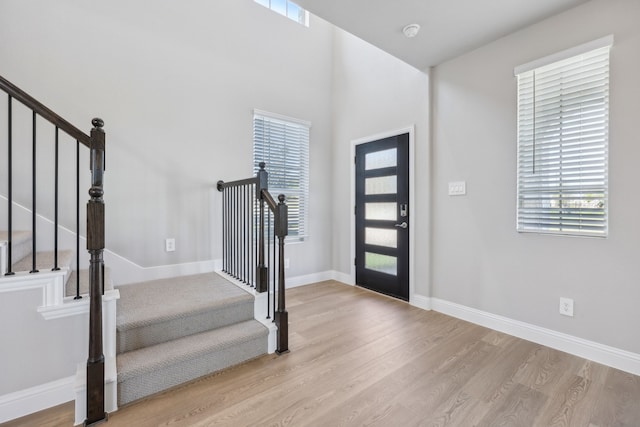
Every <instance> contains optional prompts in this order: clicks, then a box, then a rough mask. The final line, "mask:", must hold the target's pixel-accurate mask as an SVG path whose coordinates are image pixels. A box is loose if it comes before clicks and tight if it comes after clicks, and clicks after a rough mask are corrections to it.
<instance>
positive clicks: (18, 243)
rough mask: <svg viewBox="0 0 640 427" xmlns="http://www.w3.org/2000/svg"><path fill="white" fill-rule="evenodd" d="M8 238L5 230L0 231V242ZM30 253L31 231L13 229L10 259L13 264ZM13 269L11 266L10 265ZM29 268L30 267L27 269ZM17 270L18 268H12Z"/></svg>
mask: <svg viewBox="0 0 640 427" xmlns="http://www.w3.org/2000/svg"><path fill="white" fill-rule="evenodd" d="M8 240H9V233H8V232H7V231H0V242H6V241H8ZM30 253H31V232H30V231H24V230H13V231H12V232H11V260H12V261H13V264H14V265H15V264H16V263H17V262H19V261H21V260H22V259H24V258H25V257H26V256H27V255H29V254H30ZM11 269H12V270H14V268H13V266H12V267H11ZM29 270H31V269H29ZM14 271H19V270H14Z"/></svg>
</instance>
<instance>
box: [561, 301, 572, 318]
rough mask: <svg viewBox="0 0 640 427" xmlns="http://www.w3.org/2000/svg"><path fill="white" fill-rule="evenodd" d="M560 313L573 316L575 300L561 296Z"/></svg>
mask: <svg viewBox="0 0 640 427" xmlns="http://www.w3.org/2000/svg"><path fill="white" fill-rule="evenodd" d="M560 314H562V315H564V316H570V317H573V300H572V299H571V298H560Z"/></svg>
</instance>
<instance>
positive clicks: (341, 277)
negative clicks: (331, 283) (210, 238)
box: [330, 270, 355, 286]
mask: <svg viewBox="0 0 640 427" xmlns="http://www.w3.org/2000/svg"><path fill="white" fill-rule="evenodd" d="M330 273H331V279H332V280H335V281H337V282H340V283H344V284H345V285H350V286H355V283H354V282H353V279H352V278H351V274H347V273H343V272H341V271H335V270H331V271H330Z"/></svg>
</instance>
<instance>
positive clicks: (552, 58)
mask: <svg viewBox="0 0 640 427" xmlns="http://www.w3.org/2000/svg"><path fill="white" fill-rule="evenodd" d="M607 46H613V34H610V35H608V36H605V37H601V38H599V39H596V40H592V41H590V42H587V43H583V44H581V45H579V46H574V47H571V48H569V49H565V50H563V51H560V52H556V53H552V54H551V55H547V56H545V57H543V58H539V59H536V60H535V61H531V62H527V63H526V64H522V65H518V66H517V67H515V68H514V69H513V75H514V76H517V75H518V74H522V73H526V72H527V71H531V70H535V69H536V68H540V67H544V66H545V65H549V64H553V63H554V62H558V61H563V60H565V59H568V58H571V57H572V56H578V55H581V54H583V53H587V52H590V51H592V50H596V49H599V48H601V47H607Z"/></svg>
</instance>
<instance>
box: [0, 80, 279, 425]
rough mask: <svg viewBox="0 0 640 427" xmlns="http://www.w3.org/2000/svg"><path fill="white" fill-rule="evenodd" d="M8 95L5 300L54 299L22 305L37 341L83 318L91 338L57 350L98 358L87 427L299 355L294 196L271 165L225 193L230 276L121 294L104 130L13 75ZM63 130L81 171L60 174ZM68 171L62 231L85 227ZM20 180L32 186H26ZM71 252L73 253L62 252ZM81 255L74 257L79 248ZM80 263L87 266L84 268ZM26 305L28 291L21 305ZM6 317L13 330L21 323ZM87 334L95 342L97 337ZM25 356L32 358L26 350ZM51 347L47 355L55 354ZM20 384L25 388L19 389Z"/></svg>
mask: <svg viewBox="0 0 640 427" xmlns="http://www.w3.org/2000/svg"><path fill="white" fill-rule="evenodd" d="M0 90H2V91H4V92H5V93H6V95H7V101H8V103H7V110H6V111H7V120H6V123H5V125H6V129H0V133H1V134H5V135H8V136H7V139H6V146H5V147H4V148H5V149H6V150H7V152H8V154H7V156H6V157H4V156H3V157H2V158H1V160H0V189H1V190H2V191H5V189H6V194H0V199H3V200H4V202H6V204H5V203H3V207H2V208H1V209H0V293H1V292H24V291H25V290H30V289H31V290H32V289H36V288H38V289H42V298H40V297H36V298H35V302H33V305H31V306H29V307H27V308H24V307H22V306H20V307H21V310H22V308H24V309H25V310H34V311H37V312H38V313H40V314H41V315H42V318H39V317H37V316H32V319H34V321H33V323H31V324H30V326H29V327H28V328H26V330H24V331H21V332H20V333H25V334H27V335H28V334H30V333H34V331H39V332H40V331H45V330H48V329H47V325H45V323H46V322H48V321H49V320H53V319H59V318H63V317H73V319H74V320H73V321H74V322H75V323H74V324H73V330H74V331H80V330H82V331H83V332H82V333H77V332H76V333H75V334H74V333H67V332H66V331H61V330H60V331H56V332H59V333H60V336H64V337H65V339H66V338H68V340H67V341H69V343H67V341H64V343H65V344H57V345H58V346H57V347H56V349H57V350H58V351H59V353H62V354H61V355H60V357H58V358H59V359H60V360H62V361H63V362H65V363H71V364H75V363H77V361H78V360H80V359H79V358H80V357H82V358H85V357H86V363H84V362H83V363H80V364H79V365H78V369H77V373H76V376H75V386H74V391H75V395H76V417H75V423H76V424H80V423H84V424H85V425H94V424H98V423H101V422H103V421H105V420H106V419H107V413H106V412H110V411H115V410H117V406H118V405H125V404H128V403H130V402H134V401H136V400H139V399H142V398H144V397H147V396H150V395H152V394H154V393H158V392H161V391H163V390H167V389H169V388H171V387H174V386H176V385H179V384H182V383H185V382H188V381H192V380H194V379H196V378H199V377H202V376H205V375H209V374H211V373H214V372H216V371H219V370H222V369H225V368H227V367H230V366H232V365H236V364H239V363H243V362H245V361H247V360H250V359H253V358H256V357H258V356H260V355H263V354H265V353H268V352H269V353H271V352H274V351H275V352H276V353H278V354H282V353H286V352H288V351H289V350H288V314H287V311H286V308H285V285H284V239H285V237H286V235H287V233H288V220H287V205H286V204H285V196H284V195H279V196H278V199H277V201H276V200H275V199H274V198H273V197H272V196H271V194H270V193H269V191H268V188H267V181H268V175H267V172H266V170H265V169H264V166H265V165H264V163H262V164H260V171H259V172H258V174H257V175H256V176H255V177H252V178H248V179H245V180H240V181H234V182H229V183H225V182H223V181H219V182H218V184H217V188H218V190H219V191H220V192H222V199H223V217H224V221H223V232H222V236H223V240H224V241H225V243H224V245H223V246H224V248H223V260H222V261H223V272H224V273H226V276H224V277H223V276H222V275H219V274H217V273H205V274H198V275H192V276H182V277H176V278H169V279H161V280H153V281H149V282H142V283H137V284H131V285H123V286H119V287H117V288H114V287H113V283H112V281H111V279H110V274H109V269H108V268H105V265H104V260H103V251H104V244H105V202H104V198H103V194H104V191H103V178H104V171H105V169H104V165H105V133H104V130H103V129H102V128H103V126H104V123H103V121H102V120H101V119H97V118H96V119H93V120H92V125H93V128H92V129H91V131H90V134H89V135H87V134H85V133H84V132H82V131H80V130H79V129H77V128H76V127H74V126H73V125H71V124H70V123H69V122H67V121H66V120H64V119H63V118H62V117H60V116H59V115H57V114H56V113H54V112H53V111H52V110H50V109H49V108H47V107H46V106H44V105H43V104H41V103H40V102H38V101H37V100H35V99H34V98H33V97H31V96H30V95H28V94H27V93H25V92H23V91H22V90H21V89H19V88H17V87H16V86H15V85H13V84H12V83H11V82H9V81H7V80H6V79H4V78H2V77H1V76H0ZM14 104H15V105H18V104H21V105H22V106H24V107H26V109H24V108H22V107H19V108H17V109H16V111H17V112H18V113H19V114H22V115H24V113H25V112H27V113H28V114H29V115H30V116H31V122H32V123H31V126H29V127H31V135H30V137H29V138H28V140H25V139H24V138H23V137H21V138H18V137H15V138H14V131H13V123H14V121H16V122H20V120H14V118H13V111H14V109H13V105H14ZM43 119H44V120H45V121H46V122H48V126H51V131H52V132H51V135H50V136H51V138H50V141H51V143H53V144H55V155H54V158H53V161H54V164H55V168H54V171H55V172H54V175H53V177H51V182H53V183H54V191H53V195H52V196H53V197H49V198H48V199H49V201H50V200H51V199H53V201H54V202H53V204H54V207H53V210H52V212H53V213H52V215H51V216H52V218H51V219H49V218H45V217H43V216H42V214H41V213H40V212H41V211H40V205H39V204H37V203H38V202H39V200H40V197H42V196H41V193H43V191H42V190H40V191H37V189H36V183H37V182H38V180H42V179H41V178H39V175H38V174H39V173H40V168H38V167H37V159H38V156H40V157H42V156H41V155H38V154H37V147H39V146H40V145H42V144H43V143H42V142H39V141H38V138H40V136H39V135H36V130H37V128H38V126H37V121H38V120H43ZM59 133H63V134H66V135H67V138H68V137H71V138H73V139H75V146H76V156H75V162H73V161H70V160H69V159H63V162H62V165H60V163H59V156H58V135H59ZM17 134H18V133H17V132H16V135H17ZM3 143H4V142H3ZM25 143H27V144H29V145H30V146H31V156H32V159H28V163H29V164H28V165H27V164H23V163H20V161H24V159H22V158H21V157H20V156H15V155H13V154H12V153H13V150H14V148H15V147H23V146H24V144H25ZM46 143H47V142H45V143H44V144H46ZM85 148H87V149H88V150H89V151H88V154H89V156H88V158H89V159H90V162H89V163H90V164H89V168H88V169H89V170H90V174H91V175H90V188H89V196H90V197H89V201H88V203H87V204H86V221H87V222H86V225H87V226H86V229H83V230H81V229H80V207H81V204H80V191H79V189H80V182H81V179H80V171H81V170H83V171H86V170H87V169H85V167H86V165H83V167H82V169H81V166H80V158H81V155H80V150H81V149H83V150H84V149H85ZM41 160H42V159H41ZM14 163H15V164H14ZM73 163H75V165H74V164H73ZM5 168H6V169H5ZM14 170H28V171H29V172H30V175H31V176H30V177H29V178H28V179H27V180H26V181H25V179H24V177H23V176H21V175H20V174H17V173H15V172H14ZM60 170H66V171H71V170H73V171H75V174H76V175H75V182H76V185H75V188H73V189H69V188H67V190H68V191H75V196H76V197H75V200H76V203H75V211H74V213H75V215H74V217H75V224H76V226H75V230H69V229H66V228H64V226H63V225H62V224H61V222H64V223H67V224H69V223H70V222H74V221H72V220H70V219H69V213H68V212H67V213H66V216H67V218H66V220H65V221H61V222H59V218H58V217H59V214H58V207H59V200H60V198H59V186H58V182H59V171H60ZM17 178H22V179H21V180H20V181H19V182H16V181H17ZM85 178H86V177H85ZM25 188H30V189H31V194H30V196H31V200H30V201H26V200H24V197H25V196H24V195H23V194H21V198H20V200H15V199H13V196H12V194H13V190H14V189H20V190H23V189H25ZM46 191H51V189H50V188H49V189H45V190H44V192H46ZM21 193H22V192H21ZM60 205H62V204H60ZM4 206H6V207H4ZM67 207H68V206H67ZM265 211H266V212H265ZM257 212H259V221H257V218H256V213H257ZM27 224H28V225H27ZM7 230H8V231H7ZM25 230H29V231H25ZM43 230H44V231H45V232H44V233H43ZM61 230H64V233H66V234H65V235H71V236H73V238H74V239H75V242H73V243H72V244H70V243H69V242H66V243H63V240H65V239H60V238H59V236H58V234H59V231H61ZM36 233H37V236H38V237H37V238H36ZM85 233H86V234H85ZM81 234H83V235H85V236H86V250H87V252H88V254H89V255H88V256H87V255H86V252H84V250H82V253H83V255H84V257H83V258H84V259H83V260H82V262H81V258H80V254H81V249H80V240H81ZM43 235H44V236H45V237H44V238H43V237H42V236H43ZM51 236H53V238H52V240H51ZM67 237H68V236H67ZM35 242H37V243H38V247H37V248H36V244H35ZM59 244H61V247H62V248H64V249H59ZM276 246H277V250H276ZM69 248H73V250H67V249H69ZM43 249H46V250H43ZM48 249H52V250H51V251H49V250H48ZM87 264H88V269H87V267H86V266H87ZM79 266H84V268H85V269H84V270H82V269H80V270H78V268H79ZM80 268H82V267H80ZM21 298H23V294H20V295H18V297H17V298H15V299H16V300H19V299H21ZM276 299H277V305H276ZM86 313H88V314H89V316H88V324H87V319H86V317H84V316H86ZM1 314H2V313H0V315H1ZM256 319H259V320H256ZM0 320H2V321H4V322H5V323H8V322H10V320H11V319H0ZM38 322H45V323H38ZM87 326H88V328H87ZM29 328H31V329H29ZM49 329H53V328H49ZM87 331H88V334H87V335H88V336H87V335H85V334H86V333H87ZM16 333H18V331H17V330H16ZM79 335H82V336H79ZM87 338H88V352H87V353H85V354H88V357H87V356H85V355H82V353H81V352H80V354H77V355H76V356H74V357H71V356H70V355H69V354H68V352H69V349H70V348H71V347H77V346H78V345H79V344H78V343H84V344H83V345H86V344H87V343H86V340H87ZM56 340H57V341H56V343H61V342H63V341H62V340H60V339H58V335H56ZM41 347H43V346H41ZM84 348H87V347H84ZM16 349H17V350H16V351H23V350H21V348H20V347H16ZM50 349H51V347H48V348H42V349H41V350H42V353H43V354H44V353H48V352H49V351H50ZM29 355H30V356H31V355H32V354H31V353H30V354H29ZM23 357H24V351H23V352H22V353H19V356H17V357H15V358H14V359H15V360H22V358H23ZM43 359H46V357H43ZM38 362H40V360H38ZM65 369H66V368H65ZM8 384H9V386H12V384H22V383H21V382H20V381H19V380H16V381H15V382H14V383H8ZM45 385H46V384H45ZM29 386H30V385H23V386H22V387H25V388H26V387H29ZM38 387H40V385H38ZM34 388H37V387H34ZM9 391H10V392H13V391H14V390H12V389H9ZM15 391H16V392H20V393H21V392H22V390H15ZM5 393H6V391H5ZM9 394H15V393H9ZM0 397H3V396H0ZM57 403H61V402H57ZM39 409H44V408H39ZM22 415H24V414H22ZM18 416H19V415H18ZM9 419H10V418H9ZM0 422H1V421H0Z"/></svg>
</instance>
